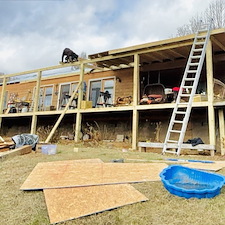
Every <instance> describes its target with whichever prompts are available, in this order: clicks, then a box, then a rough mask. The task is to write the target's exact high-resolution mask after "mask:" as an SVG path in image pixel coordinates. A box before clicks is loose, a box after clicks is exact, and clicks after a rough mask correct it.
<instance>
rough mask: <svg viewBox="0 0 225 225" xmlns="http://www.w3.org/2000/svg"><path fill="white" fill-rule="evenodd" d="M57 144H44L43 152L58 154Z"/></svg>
mask: <svg viewBox="0 0 225 225" xmlns="http://www.w3.org/2000/svg"><path fill="white" fill-rule="evenodd" d="M56 147H57V145H42V146H41V152H42V153H43V154H46V155H54V154H56Z"/></svg>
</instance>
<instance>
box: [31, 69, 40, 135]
mask: <svg viewBox="0 0 225 225" xmlns="http://www.w3.org/2000/svg"><path fill="white" fill-rule="evenodd" d="M41 76H42V71H38V75H37V81H36V89H35V96H34V99H32V101H33V106H34V107H33V115H32V122H31V129H30V133H31V134H35V133H36V129H37V115H36V114H35V112H37V111H38V103H39V97H40V86H41Z"/></svg>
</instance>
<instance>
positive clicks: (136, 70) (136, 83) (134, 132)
mask: <svg viewBox="0 0 225 225" xmlns="http://www.w3.org/2000/svg"><path fill="white" fill-rule="evenodd" d="M139 63H140V56H139V55H138V54H135V55H134V74H133V119H132V149H133V150H136V149H137V143H138V120H139V112H138V110H137V105H138V100H139V97H140V94H139Z"/></svg>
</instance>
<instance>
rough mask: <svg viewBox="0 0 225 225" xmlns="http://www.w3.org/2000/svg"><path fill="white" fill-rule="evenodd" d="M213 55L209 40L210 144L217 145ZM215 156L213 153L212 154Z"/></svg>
mask: <svg viewBox="0 0 225 225" xmlns="http://www.w3.org/2000/svg"><path fill="white" fill-rule="evenodd" d="M212 57H213V55H212V42H211V41H210V40H209V42H208V45H207V49H206V78H207V94H208V128H209V142H210V145H216V134H215V131H216V128H215V111H214V107H213V97H214V95H213V86H214V84H213V58H212ZM212 156H213V155H212Z"/></svg>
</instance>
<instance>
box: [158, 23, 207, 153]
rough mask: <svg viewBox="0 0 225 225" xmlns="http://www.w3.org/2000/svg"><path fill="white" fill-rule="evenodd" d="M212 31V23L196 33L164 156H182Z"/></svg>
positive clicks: (173, 114)
mask: <svg viewBox="0 0 225 225" xmlns="http://www.w3.org/2000/svg"><path fill="white" fill-rule="evenodd" d="M210 30H211V23H210V24H205V25H201V28H200V29H199V30H198V31H197V32H196V35H195V38H194V42H193V45H192V48H191V52H190V55H189V58H188V62H187V65H186V68H185V71H184V76H183V79H182V82H181V85H180V89H179V92H178V95H177V99H176V103H175V107H174V109H173V113H172V116H171V120H170V123H169V127H168V131H167V134H166V138H165V142H164V146H163V150H162V154H165V153H172V154H176V155H180V151H181V148H182V144H183V140H184V136H185V132H186V129H187V124H188V120H189V117H190V113H191V108H192V101H193V97H194V95H195V93H196V89H197V86H198V81H199V77H200V74H201V70H202V66H203V63H204V59H205V54H206V46H207V43H208V40H209V37H210ZM186 90H189V91H186ZM174 146H176V148H174Z"/></svg>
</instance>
